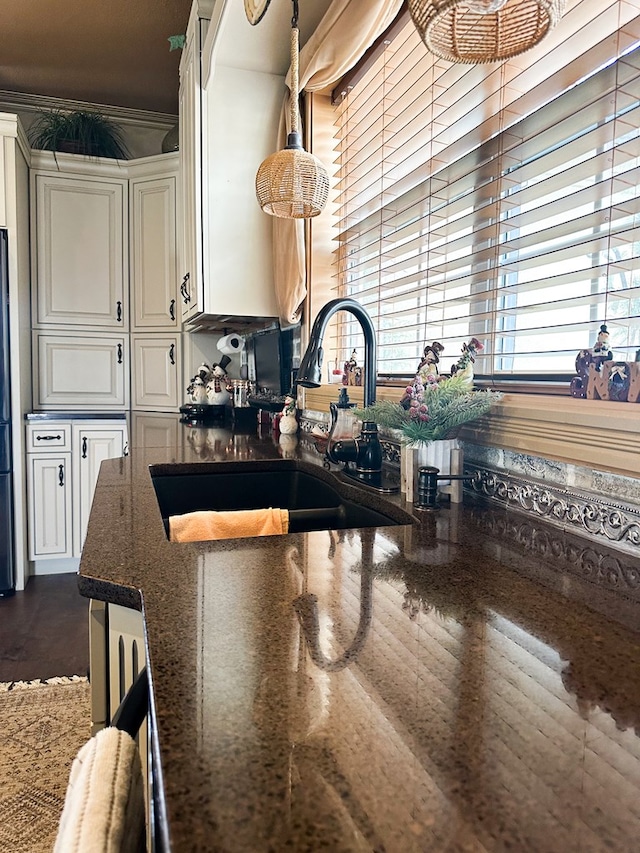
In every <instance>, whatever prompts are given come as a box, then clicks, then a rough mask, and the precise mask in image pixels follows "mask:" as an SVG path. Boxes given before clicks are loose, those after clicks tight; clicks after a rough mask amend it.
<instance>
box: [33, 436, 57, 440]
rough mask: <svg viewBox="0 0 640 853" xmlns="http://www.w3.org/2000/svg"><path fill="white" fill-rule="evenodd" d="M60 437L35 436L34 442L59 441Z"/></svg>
mask: <svg viewBox="0 0 640 853" xmlns="http://www.w3.org/2000/svg"><path fill="white" fill-rule="evenodd" d="M61 438H62V436H61V435H37V436H36V441H60V439H61Z"/></svg>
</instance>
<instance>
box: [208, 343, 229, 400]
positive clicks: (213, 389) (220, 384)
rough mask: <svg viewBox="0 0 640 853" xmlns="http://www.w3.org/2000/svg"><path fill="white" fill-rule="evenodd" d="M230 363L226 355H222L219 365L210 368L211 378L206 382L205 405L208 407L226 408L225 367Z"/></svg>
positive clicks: (227, 396) (227, 395)
mask: <svg viewBox="0 0 640 853" xmlns="http://www.w3.org/2000/svg"><path fill="white" fill-rule="evenodd" d="M230 362H231V359H230V358H229V356H228V355H223V356H222V358H221V359H220V363H219V364H214V365H213V367H212V368H211V378H210V379H209V381H208V382H207V385H206V389H207V403H209V405H210V406H226V405H227V403H228V402H229V399H230V398H229V392H228V391H227V369H226V368H227V365H228V364H229V363H230Z"/></svg>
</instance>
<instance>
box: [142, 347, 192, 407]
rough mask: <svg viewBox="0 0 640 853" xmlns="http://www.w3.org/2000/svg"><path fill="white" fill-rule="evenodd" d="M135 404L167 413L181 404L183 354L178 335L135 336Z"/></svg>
mask: <svg viewBox="0 0 640 853" xmlns="http://www.w3.org/2000/svg"><path fill="white" fill-rule="evenodd" d="M131 346H132V356H131V358H132V405H133V407H134V408H135V409H144V410H149V411H159V412H166V411H171V410H177V409H178V407H179V405H180V391H181V387H180V377H181V375H182V373H181V352H180V336H179V335H165V336H159V335H153V336H152V335H148V336H144V335H133V337H132V342H131Z"/></svg>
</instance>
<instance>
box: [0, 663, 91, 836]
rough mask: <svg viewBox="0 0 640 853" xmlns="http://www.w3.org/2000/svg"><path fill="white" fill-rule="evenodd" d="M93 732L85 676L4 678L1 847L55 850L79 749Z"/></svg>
mask: <svg viewBox="0 0 640 853" xmlns="http://www.w3.org/2000/svg"><path fill="white" fill-rule="evenodd" d="M90 735H91V713H90V707H89V684H88V682H87V679H86V678H80V677H79V676H73V677H72V678H53V679H49V680H48V681H46V682H42V681H31V682H24V681H20V682H12V683H9V684H6V683H0V851H2V853H5V851H6V853H9V851H11V853H41V851H42V853H44V851H47V853H50V851H51V850H52V849H53V844H54V842H55V838H56V832H57V829H58V821H59V819H60V814H61V813H62V806H63V804H64V797H65V793H66V789H67V782H68V780H69V770H70V768H71V762H72V761H73V759H74V757H75V755H76V753H77V751H78V749H79V748H80V747H81V746H82V744H83V743H84V742H85V741H86V740H88V738H89V737H90Z"/></svg>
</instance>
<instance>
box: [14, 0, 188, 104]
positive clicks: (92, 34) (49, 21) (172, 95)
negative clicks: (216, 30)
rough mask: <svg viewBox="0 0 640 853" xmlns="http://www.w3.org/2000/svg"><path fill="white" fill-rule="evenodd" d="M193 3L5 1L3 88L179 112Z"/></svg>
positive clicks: (185, 0)
mask: <svg viewBox="0 0 640 853" xmlns="http://www.w3.org/2000/svg"><path fill="white" fill-rule="evenodd" d="M191 2H192V0H37V2H36V1H35V0H1V6H2V11H1V13H0V89H3V90H5V91H10V92H21V93H25V94H31V95H46V96H48V97H54V98H63V99H65V100H75V101H85V102H88V103H94V104H103V105H111V106H118V107H127V108H130V109H139V110H151V111H153V112H161V113H170V114H172V115H176V114H177V112H178V66H179V63H180V55H181V51H180V50H173V51H170V49H169V48H170V45H169V41H168V38H169V36H173V35H179V34H182V33H184V32H185V30H186V28H187V22H188V20H189V11H190V9H191Z"/></svg>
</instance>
